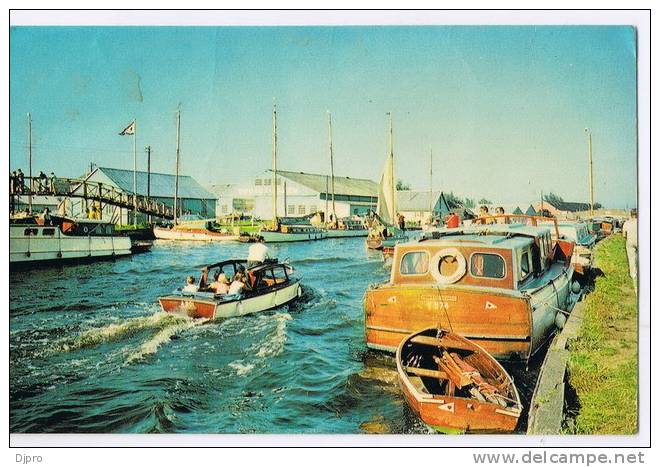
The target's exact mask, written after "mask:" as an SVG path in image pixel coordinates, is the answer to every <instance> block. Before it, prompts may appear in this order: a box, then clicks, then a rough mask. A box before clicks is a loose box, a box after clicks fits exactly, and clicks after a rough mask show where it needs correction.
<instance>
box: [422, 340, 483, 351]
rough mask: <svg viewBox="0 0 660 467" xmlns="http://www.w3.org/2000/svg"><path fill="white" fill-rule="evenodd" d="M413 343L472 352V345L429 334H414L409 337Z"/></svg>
mask: <svg viewBox="0 0 660 467" xmlns="http://www.w3.org/2000/svg"><path fill="white" fill-rule="evenodd" d="M410 342H412V343H413V344H421V345H430V346H432V347H444V348H446V349H456V350H467V351H469V352H474V347H471V346H469V345H466V344H464V343H463V342H461V341H459V340H454V339H452V340H449V339H446V338H441V339H438V338H437V337H429V336H415V337H413V338H412V339H410Z"/></svg>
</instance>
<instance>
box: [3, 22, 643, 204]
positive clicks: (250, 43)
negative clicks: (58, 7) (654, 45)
mask: <svg viewBox="0 0 660 467" xmlns="http://www.w3.org/2000/svg"><path fill="white" fill-rule="evenodd" d="M274 102H276V104H277V110H278V163H279V166H280V168H282V169H285V170H294V171H303V172H312V173H323V174H326V173H329V171H330V160H329V155H328V123H327V122H328V120H327V112H328V111H330V112H331V113H332V120H333V146H334V157H335V159H334V160H335V174H336V175H346V176H351V177H356V178H369V179H372V180H376V181H377V180H378V179H379V177H380V173H381V171H382V168H383V164H384V162H385V158H386V156H387V151H388V149H387V147H388V139H387V137H388V136H387V135H388V121H387V113H388V112H391V113H392V117H393V127H394V154H395V166H396V173H397V178H398V179H401V180H403V181H404V182H406V183H408V184H409V185H411V187H412V188H413V189H420V190H428V189H429V161H430V153H431V151H432V152H433V173H434V175H433V185H434V190H440V189H442V190H444V191H447V192H449V191H453V192H454V193H455V194H457V195H459V196H468V197H472V198H475V199H477V200H478V199H480V198H486V199H489V200H491V201H493V202H495V203H503V204H504V203H507V204H508V203H526V202H532V201H537V200H538V199H539V197H540V193H541V192H544V193H549V192H553V193H556V194H558V195H560V196H562V197H563V198H564V199H565V200H567V201H583V202H588V200H589V184H588V180H589V179H588V144H587V138H586V135H585V131H584V129H585V128H586V127H588V128H590V129H591V133H592V135H593V160H594V164H593V166H594V181H595V186H594V192H595V200H596V201H597V202H600V203H601V204H603V205H605V206H607V207H621V208H624V207H632V206H634V205H635V204H636V183H637V176H636V173H637V155H636V153H637V139H636V125H637V123H636V112H637V105H636V37H635V30H634V29H633V28H630V27H626V26H530V27H521V26H480V27H476V26H472V27H471V26H411V27H405V26H374V27H369V26H367V27H203V28H202V27H14V28H12V29H11V32H10V169H11V170H14V169H16V168H18V167H21V168H23V170H24V171H26V167H27V113H28V112H29V113H30V114H31V115H32V140H33V146H32V148H33V172H36V173H38V172H39V170H43V171H44V172H46V173H50V172H51V171H53V172H55V174H56V175H58V176H72V177H75V176H80V175H82V174H84V173H85V172H86V171H87V169H88V167H89V164H90V162H94V163H95V164H97V165H99V166H108V167H115V168H125V169H132V168H133V140H132V137H130V136H119V132H121V130H122V129H124V128H125V127H126V126H127V125H128V124H129V123H130V122H131V121H132V120H133V119H134V118H135V119H136V120H137V148H138V168H139V169H142V170H146V153H145V151H144V148H145V147H146V146H147V145H150V146H151V148H152V170H153V171H156V172H164V173H173V172H174V165H175V150H176V110H177V109H180V110H181V157H182V162H181V170H182V173H184V174H186V175H191V176H193V177H195V178H196V179H197V180H198V181H199V182H200V183H202V184H203V185H210V184H216V183H231V182H245V181H250V180H251V179H252V178H253V177H254V176H255V175H257V174H259V173H261V172H263V171H264V170H267V169H269V168H270V166H271V151H272V146H271V142H272V107H273V103H274Z"/></svg>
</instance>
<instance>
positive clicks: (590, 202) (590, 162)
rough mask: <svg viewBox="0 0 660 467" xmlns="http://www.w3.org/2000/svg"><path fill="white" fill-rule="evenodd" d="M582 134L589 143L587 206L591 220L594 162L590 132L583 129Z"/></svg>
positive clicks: (592, 212) (587, 129) (592, 214)
mask: <svg viewBox="0 0 660 467" xmlns="http://www.w3.org/2000/svg"><path fill="white" fill-rule="evenodd" d="M584 132H585V133H586V134H587V139H588V141H589V206H590V214H591V218H593V217H594V160H593V147H592V144H591V130H590V129H589V128H585V129H584Z"/></svg>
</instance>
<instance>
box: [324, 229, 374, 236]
mask: <svg viewBox="0 0 660 467" xmlns="http://www.w3.org/2000/svg"><path fill="white" fill-rule="evenodd" d="M327 235H328V238H346V237H366V236H367V235H369V230H367V229H346V230H342V229H328V234H327Z"/></svg>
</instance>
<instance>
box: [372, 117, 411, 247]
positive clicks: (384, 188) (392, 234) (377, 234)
mask: <svg viewBox="0 0 660 467" xmlns="http://www.w3.org/2000/svg"><path fill="white" fill-rule="evenodd" d="M388 115H389V117H390V144H389V147H390V150H389V155H388V157H387V159H386V160H385V167H384V168H383V174H382V175H381V177H380V185H379V189H378V205H377V207H376V214H375V215H374V219H373V222H372V223H371V226H370V228H369V235H368V236H367V247H369V248H371V249H372V250H382V249H383V248H391V247H394V245H396V244H397V243H401V242H405V241H407V240H408V236H407V235H406V234H405V232H404V231H403V230H401V229H399V228H398V227H396V226H395V224H396V214H397V212H396V185H395V182H394V180H395V178H394V149H393V145H392V114H390V113H388Z"/></svg>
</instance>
